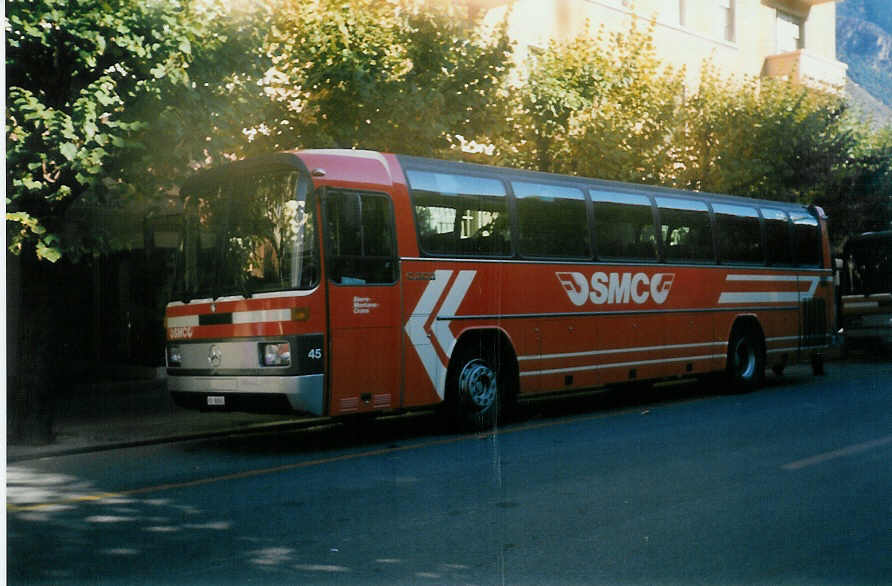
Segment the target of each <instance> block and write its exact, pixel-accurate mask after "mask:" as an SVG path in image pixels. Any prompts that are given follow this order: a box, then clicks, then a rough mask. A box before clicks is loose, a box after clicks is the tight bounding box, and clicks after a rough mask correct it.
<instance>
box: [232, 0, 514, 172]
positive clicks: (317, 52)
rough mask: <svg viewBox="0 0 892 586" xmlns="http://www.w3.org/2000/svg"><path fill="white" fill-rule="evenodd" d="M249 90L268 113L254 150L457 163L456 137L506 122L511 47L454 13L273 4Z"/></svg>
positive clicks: (329, 0)
mask: <svg viewBox="0 0 892 586" xmlns="http://www.w3.org/2000/svg"><path fill="white" fill-rule="evenodd" d="M273 4H274V5H275V9H274V10H273V15H274V18H273V21H272V23H271V26H270V27H269V33H268V35H267V36H266V38H265V39H264V43H263V54H264V57H265V58H266V59H268V60H269V62H270V64H271V65H270V67H269V69H268V70H266V71H265V72H264V76H263V78H262V79H260V80H258V83H259V84H260V86H261V88H262V90H263V92H264V95H265V96H266V97H267V98H268V99H269V103H268V104H267V105H266V107H265V109H264V110H263V118H261V119H255V120H256V121H255V123H254V124H253V125H250V126H248V130H247V132H248V133H249V137H250V138H251V141H252V144H251V145H250V146H249V147H248V150H249V151H252V150H276V149H282V148H295V147H299V146H314V147H343V148H352V147H361V148H368V149H377V150H383V151H395V152H403V153H409V154H420V155H435V154H440V155H444V156H455V155H456V151H455V150H454V149H452V147H453V145H454V144H456V142H457V140H458V138H457V137H458V136H462V137H464V138H466V139H468V140H472V139H474V138H475V137H478V136H481V135H483V134H486V133H487V132H488V131H490V130H491V128H492V127H493V126H494V125H497V124H499V123H500V121H501V120H503V119H504V109H503V107H502V101H503V100H502V98H501V97H500V95H501V92H502V84H503V80H504V78H505V76H506V75H507V73H508V66H507V63H508V56H509V54H510V42H509V41H508V38H507V35H506V34H505V30H504V28H501V29H499V30H497V31H496V33H495V34H494V35H493V36H492V38H484V37H483V36H482V35H481V33H480V32H479V31H478V29H477V28H476V25H477V22H476V20H475V19H474V18H472V16H471V15H470V14H469V13H468V11H467V9H466V8H464V7H463V6H462V5H458V6H452V7H448V6H447V5H446V4H444V3H438V2H415V1H411V0H401V1H398V2H379V1H375V0H347V1H344V0H319V1H318V2H275V1H274V2H273Z"/></svg>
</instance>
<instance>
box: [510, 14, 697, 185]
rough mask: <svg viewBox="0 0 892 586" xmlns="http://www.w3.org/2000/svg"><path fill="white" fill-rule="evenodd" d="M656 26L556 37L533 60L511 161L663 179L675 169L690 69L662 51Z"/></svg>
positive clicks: (523, 90) (630, 177)
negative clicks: (671, 63)
mask: <svg viewBox="0 0 892 586" xmlns="http://www.w3.org/2000/svg"><path fill="white" fill-rule="evenodd" d="M653 27H654V23H653V22H651V23H650V24H649V26H648V28H646V29H644V30H641V29H639V28H638V26H637V24H635V22H634V21H633V23H632V25H631V27H630V29H629V30H628V31H627V32H625V33H613V34H611V35H609V36H608V37H607V38H605V36H604V32H603V30H601V31H599V32H598V34H597V36H596V37H594V38H592V37H590V36H589V35H588V34H587V33H584V34H583V35H581V36H580V37H577V38H575V39H572V40H571V41H569V42H554V41H552V42H551V43H550V44H549V46H548V47H547V48H546V49H545V50H544V51H543V52H542V53H541V54H539V55H535V56H534V57H533V58H532V61H531V63H530V73H529V76H528V78H527V80H526V82H525V83H524V84H523V85H522V86H521V88H520V91H519V92H518V95H519V98H518V100H517V105H516V111H517V114H516V116H515V120H516V128H515V133H514V134H515V136H516V137H517V138H516V139H514V140H517V142H518V143H519V145H518V146H516V147H511V146H509V147H507V148H503V151H504V152H505V155H504V156H505V159H506V160H507V161H510V162H516V163H519V164H520V165H521V166H525V167H532V168H536V169H538V170H540V171H554V172H561V173H570V174H579V175H586V176H590V177H600V178H603V179H615V180H622V181H635V182H639V183H659V182H661V181H662V180H663V179H664V177H665V175H666V173H667V170H668V169H671V164H672V154H673V143H672V141H671V138H672V135H673V132H674V125H675V124H676V121H677V117H678V116H677V114H678V110H679V107H680V105H681V98H682V96H683V95H684V71H683V70H675V69H673V68H671V67H668V66H666V65H664V64H663V63H662V62H661V61H660V60H659V59H658V58H657V56H656V48H655V47H654V44H653Z"/></svg>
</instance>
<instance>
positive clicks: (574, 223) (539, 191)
mask: <svg viewBox="0 0 892 586" xmlns="http://www.w3.org/2000/svg"><path fill="white" fill-rule="evenodd" d="M511 187H512V188H513V189H514V195H515V197H517V218H518V225H519V228H520V236H519V242H520V245H519V248H520V254H521V255H524V256H531V257H550V258H559V257H563V258H573V259H587V258H590V257H591V255H592V252H591V250H592V248H591V242H590V240H591V237H590V234H591V232H590V231H589V227H588V213H587V212H586V209H585V195H584V194H583V192H582V191H581V190H579V189H576V188H573V187H562V186H559V185H546V184H540V183H527V182H525V181H515V182H512V184H511Z"/></svg>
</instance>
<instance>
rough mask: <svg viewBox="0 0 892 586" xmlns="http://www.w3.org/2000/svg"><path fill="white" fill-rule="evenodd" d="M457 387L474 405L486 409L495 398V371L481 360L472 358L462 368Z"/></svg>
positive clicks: (496, 388)
mask: <svg viewBox="0 0 892 586" xmlns="http://www.w3.org/2000/svg"><path fill="white" fill-rule="evenodd" d="M458 388H459V390H460V391H461V394H462V396H464V397H467V398H469V399H470V400H471V402H472V403H473V404H474V405H475V406H477V407H478V408H479V409H481V410H483V409H486V408H487V407H489V406H490V405H492V404H493V402H494V401H495V400H496V392H497V391H498V385H497V384H496V373H495V372H493V370H492V369H491V368H490V367H489V366H487V365H486V363H485V362H483V361H482V360H479V359H476V360H472V361H470V362H468V363H467V364H466V365H465V367H464V368H463V369H462V371H461V374H460V375H459V377H458Z"/></svg>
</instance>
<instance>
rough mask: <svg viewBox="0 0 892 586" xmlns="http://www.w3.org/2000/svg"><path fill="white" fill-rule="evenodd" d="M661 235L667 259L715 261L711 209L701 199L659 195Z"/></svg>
mask: <svg viewBox="0 0 892 586" xmlns="http://www.w3.org/2000/svg"><path fill="white" fill-rule="evenodd" d="M657 206H658V207H659V208H660V222H661V226H660V236H661V238H662V241H663V254H664V255H665V257H666V260H669V261H673V260H675V261H682V262H714V260H715V252H714V251H713V247H712V225H711V223H710V221H709V209H708V208H707V207H706V204H705V203H704V202H702V201H698V200H693V199H675V198H668V197H658V198H657Z"/></svg>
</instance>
